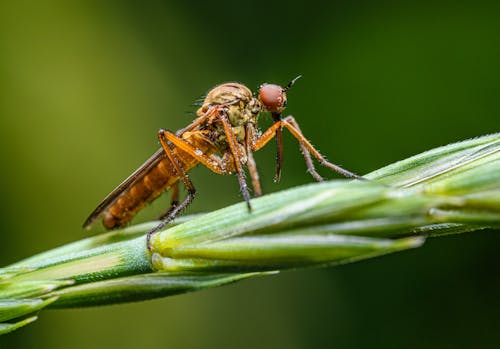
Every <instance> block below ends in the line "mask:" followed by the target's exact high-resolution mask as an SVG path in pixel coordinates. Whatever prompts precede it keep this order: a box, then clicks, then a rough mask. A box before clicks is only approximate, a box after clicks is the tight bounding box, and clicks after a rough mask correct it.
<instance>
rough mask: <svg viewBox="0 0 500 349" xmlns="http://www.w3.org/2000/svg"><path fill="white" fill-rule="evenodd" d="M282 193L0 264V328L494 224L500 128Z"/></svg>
mask: <svg viewBox="0 0 500 349" xmlns="http://www.w3.org/2000/svg"><path fill="white" fill-rule="evenodd" d="M366 178H368V179H369V180H365V181H353V180H336V181H330V182H322V183H315V184H310V185H306V186H301V187H297V188H293V189H290V190H285V191H282V192H278V193H275V194H271V195H266V196H263V197H261V198H258V199H254V200H252V207H253V211H252V212H251V213H249V212H248V210H247V208H246V206H245V204H243V203H240V204H236V205H233V206H230V207H227V208H224V209H221V210H217V211H215V212H211V213H208V214H204V215H198V216H195V217H193V216H191V217H185V218H183V219H179V220H178V221H177V222H176V224H175V225H174V224H172V225H170V226H168V227H167V228H166V229H164V230H162V231H161V232H159V233H158V234H156V235H154V236H153V238H152V240H151V247H152V249H151V251H148V249H147V248H146V240H145V233H146V232H147V231H148V230H149V229H150V228H152V227H154V226H155V225H156V224H157V222H148V223H144V224H140V225H136V226H132V227H129V228H126V229H122V230H119V231H113V232H110V233H105V234H102V235H98V236H94V237H91V238H88V239H84V240H81V241H77V242H74V243H71V244H69V245H65V246H62V247H59V248H56V249H53V250H51V251H47V252H44V253H41V254H39V255H36V256H34V257H31V258H28V259H25V260H23V261H21V262H18V263H16V264H13V265H10V266H8V267H5V268H3V269H0V334H3V333H8V332H10V331H13V330H15V329H18V328H20V327H22V326H24V325H26V324H28V323H30V322H32V321H34V320H35V319H36V315H33V314H36V312H37V311H39V310H40V309H42V308H45V307H50V308H66V307H83V306H93V305H104V304H112V303H121V302H129V301H136V300H145V299H151V298H155V297H164V296H168V295H173V294H179V293H183V292H189V291H195V290H200V289H204V288H208V287H214V286H220V285H223V284H227V283H231V282H235V281H239V280H241V279H245V278H249V277H253V276H262V275H267V274H271V273H276V272H278V271H281V270H286V269H293V268H304V267H325V266H331V265H336V264H341V263H349V262H353V261H357V260H361V259H365V258H370V257H374V256H379V255H383V254H387V253H391V252H396V251H401V250H405V249H409V248H414V247H418V246H420V245H421V244H422V243H423V242H424V240H425V238H426V237H428V236H440V235H444V234H456V233H463V232H468V231H473V230H480V229H484V228H499V226H500V133H497V134H492V135H487V136H483V137H479V138H475V139H471V140H467V141H463V142H459V143H455V144H451V145H448V146H444V147H440V148H436V149H433V150H431V151H428V152H425V153H423V154H420V155H417V156H414V157H411V158H409V159H406V160H403V161H400V162H397V163H394V164H392V165H389V166H387V167H384V168H382V169H379V170H377V171H375V172H372V173H370V174H368V175H366Z"/></svg>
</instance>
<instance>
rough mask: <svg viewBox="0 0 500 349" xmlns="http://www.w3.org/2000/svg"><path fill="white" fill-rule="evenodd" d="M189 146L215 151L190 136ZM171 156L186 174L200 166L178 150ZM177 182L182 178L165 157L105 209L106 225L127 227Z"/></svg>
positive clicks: (109, 226)
mask: <svg viewBox="0 0 500 349" xmlns="http://www.w3.org/2000/svg"><path fill="white" fill-rule="evenodd" d="M189 143H191V144H193V145H194V146H195V147H196V148H197V149H199V150H201V151H202V152H203V153H204V154H207V155H208V154H211V153H214V152H215V151H216V150H215V149H214V147H213V145H212V144H211V143H209V142H207V141H205V140H203V139H198V138H197V137H191V139H189ZM172 153H173V154H174V155H175V156H176V158H177V159H178V161H179V163H180V164H181V165H182V168H183V169H184V171H185V172H188V171H189V170H190V169H191V168H193V167H194V166H196V165H197V164H198V161H197V160H196V159H195V158H194V157H192V156H191V155H189V154H188V153H186V152H184V151H182V150H180V149H178V148H173V149H172ZM177 181H179V176H178V175H177V173H176V171H175V169H174V167H173V166H172V164H171V162H170V160H169V159H168V158H167V157H165V158H164V159H163V160H161V161H160V162H158V164H157V165H156V166H154V167H152V168H151V169H150V170H149V171H148V172H147V173H145V174H144V175H142V177H141V178H139V179H138V180H137V181H136V182H135V183H134V184H133V185H131V186H130V188H128V189H127V190H125V191H124V192H123V193H122V194H121V195H120V196H119V197H118V198H117V199H116V200H115V202H114V203H113V204H112V205H111V206H110V207H109V208H108V209H107V210H106V212H105V213H104V216H103V224H104V226H105V227H106V228H107V229H112V228H117V227H123V226H125V225H127V224H128V222H130V220H131V219H132V218H133V217H134V216H135V215H136V214H137V213H138V212H139V211H140V210H141V209H142V208H143V207H144V206H146V205H147V204H149V203H151V202H152V201H153V200H155V199H156V198H157V197H158V196H160V194H162V193H163V192H164V191H166V190H168V189H169V188H171V187H172V186H173V185H174V184H175V182H177Z"/></svg>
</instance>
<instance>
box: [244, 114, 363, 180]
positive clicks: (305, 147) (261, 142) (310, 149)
mask: <svg viewBox="0 0 500 349" xmlns="http://www.w3.org/2000/svg"><path fill="white" fill-rule="evenodd" d="M294 125H297V126H298V124H297V122H296V121H295V119H294V118H293V116H288V117H286V118H285V119H283V120H278V121H276V122H275V123H274V124H273V125H271V126H270V127H269V128H268V129H267V130H266V131H265V132H264V133H263V134H262V135H261V136H260V137H259V138H258V139H257V140H256V141H255V143H254V145H253V147H252V149H253V150H254V151H257V150H259V149H261V148H262V147H264V146H265V145H266V144H267V143H268V142H269V141H270V140H271V139H272V138H273V137H274V136H275V132H276V130H277V129H278V128H283V127H286V128H287V129H288V131H290V133H291V134H292V135H293V136H294V137H295V138H296V139H297V140H298V141H299V144H300V147H301V150H302V153H303V154H304V158H305V161H306V165H307V168H308V170H309V172H310V173H311V175H312V176H313V177H314V179H316V180H318V181H320V180H322V179H323V178H321V176H320V175H319V174H318V173H317V172H316V170H315V169H314V165H313V164H312V159H311V156H310V154H312V156H314V157H315V158H316V159H318V161H319V163H320V164H321V165H323V166H326V167H328V168H330V169H332V170H334V171H335V172H338V173H340V174H341V175H343V176H346V177H350V178H358V179H363V177H360V176H358V175H357V174H355V173H352V172H350V171H348V170H346V169H343V168H342V167H340V166H337V165H335V164H332V163H331V162H329V161H328V160H326V159H325V157H324V156H323V155H321V154H320V153H319V152H318V151H317V150H316V149H315V148H314V146H313V145H312V144H311V143H310V142H309V141H308V140H307V139H306V138H305V137H304V135H303V134H302V132H301V131H300V129H299V128H298V127H296V126H294ZM306 154H307V155H306Z"/></svg>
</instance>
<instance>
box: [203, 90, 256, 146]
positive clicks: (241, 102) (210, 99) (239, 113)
mask: <svg viewBox="0 0 500 349" xmlns="http://www.w3.org/2000/svg"><path fill="white" fill-rule="evenodd" d="M216 106H225V107H226V115H227V117H228V119H229V122H230V123H231V125H232V126H233V132H234V134H235V136H236V138H237V139H238V141H240V142H243V141H244V140H245V126H246V125H247V124H248V123H252V124H254V125H257V118H258V116H259V114H260V111H261V110H262V106H261V103H260V102H259V100H258V99H256V98H255V97H254V96H253V95H252V91H250V89H249V88H248V87H246V86H245V85H242V84H238V83H236V82H230V83H225V84H222V85H218V86H216V87H214V88H213V89H212V90H211V91H210V92H209V93H208V94H207V96H206V97H205V100H204V102H203V106H202V107H201V108H200V109H199V110H198V114H199V115H200V114H203V113H205V112H207V111H208V110H209V109H210V108H213V107H216ZM214 126H215V129H216V130H217V131H216V133H218V137H216V138H217V141H218V142H221V143H225V134H224V132H223V129H222V126H221V125H220V124H219V123H216V125H214Z"/></svg>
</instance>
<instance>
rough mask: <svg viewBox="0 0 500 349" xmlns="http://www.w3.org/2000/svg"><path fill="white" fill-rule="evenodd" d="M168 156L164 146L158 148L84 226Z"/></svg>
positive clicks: (113, 192)
mask: <svg viewBox="0 0 500 349" xmlns="http://www.w3.org/2000/svg"><path fill="white" fill-rule="evenodd" d="M165 157H166V154H165V152H164V151H163V149H162V148H160V149H158V150H157V151H156V152H155V153H154V154H153V155H152V156H151V157H150V158H149V159H148V160H147V161H146V162H145V163H144V164H142V165H141V166H140V167H139V168H138V169H137V170H136V171H134V173H132V174H131V175H130V176H129V177H128V178H127V179H125V180H124V181H123V182H122V183H121V184H120V185H119V186H117V187H116V188H115V189H114V190H113V191H112V192H111V193H109V194H108V196H106V197H105V198H104V200H102V202H101V203H100V204H99V205H98V206H97V207H96V209H95V210H94V211H93V212H92V213H91V214H90V215H89V217H88V218H87V219H86V220H85V222H84V223H83V227H84V228H88V227H90V226H91V225H92V224H94V223H95V221H96V220H97V219H98V218H99V217H101V216H102V214H103V213H104V212H105V211H106V210H107V209H108V208H109V207H110V206H111V205H113V203H114V202H115V201H116V200H117V199H118V198H119V197H120V195H121V194H122V193H123V192H125V191H127V190H128V189H129V188H131V187H132V186H133V185H134V184H135V183H137V181H139V180H141V179H142V178H143V177H144V176H145V175H146V174H148V172H149V171H150V170H151V169H152V168H154V167H155V166H156V165H158V163H159V162H160V161H162V160H163V159H164V158H165Z"/></svg>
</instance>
